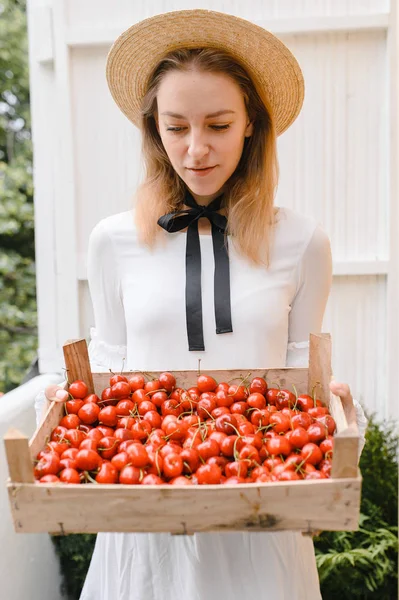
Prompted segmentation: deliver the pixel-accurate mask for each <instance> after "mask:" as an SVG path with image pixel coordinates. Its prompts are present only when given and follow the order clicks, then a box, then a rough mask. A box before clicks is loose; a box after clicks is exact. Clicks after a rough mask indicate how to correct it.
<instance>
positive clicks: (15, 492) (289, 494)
mask: <svg viewBox="0 0 399 600" xmlns="http://www.w3.org/2000/svg"><path fill="white" fill-rule="evenodd" d="M360 487H361V479H360V477H356V478H353V479H350V480H348V479H345V480H343V479H335V480H333V479H330V480H323V481H298V482H292V483H286V482H279V483H266V484H261V485H255V484H242V485H239V486H236V485H235V486H234V485H223V486H211V485H210V486H193V487H174V486H167V485H162V486H153V487H149V486H148V487H145V486H125V485H123V486H122V485H113V486H112V485H93V484H87V485H68V486H64V485H59V484H50V485H45V484H40V485H39V484H36V485H18V484H16V485H15V484H14V485H12V484H10V485H9V494H10V501H11V504H12V506H13V502H15V501H17V502H18V506H19V510H18V511H16V510H13V512H14V519H15V521H14V523H15V527H16V530H17V531H19V532H26V533H28V532H39V531H51V532H58V533H61V532H62V533H78V532H83V533H95V532H97V531H126V532H128V531H138V532H162V531H163V532H171V533H175V534H185V533H192V532H205V531H216V530H219V531H242V530H247V531H280V530H292V531H308V532H310V531H317V530H344V529H345V530H355V529H357V526H358V518H359V504H360Z"/></svg>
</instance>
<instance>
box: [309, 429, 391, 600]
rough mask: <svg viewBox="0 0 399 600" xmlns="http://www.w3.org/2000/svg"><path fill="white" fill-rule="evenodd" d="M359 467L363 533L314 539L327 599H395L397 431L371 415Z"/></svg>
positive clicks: (321, 536) (342, 533) (340, 533)
mask: <svg viewBox="0 0 399 600" xmlns="http://www.w3.org/2000/svg"><path fill="white" fill-rule="evenodd" d="M360 469H361V472H362V476H363V486H362V502H361V519H360V527H359V530H358V531H354V532H323V533H322V534H321V535H320V536H319V537H318V538H316V539H315V549H316V561H317V566H318V569H319V577H320V583H321V589H322V596H323V600H335V599H336V598H340V600H369V599H370V600H371V599H372V598H378V599H379V600H393V599H394V598H397V597H398V596H397V595H398V526H397V525H398V435H397V432H396V427H395V426H394V425H393V424H388V423H383V424H378V423H377V422H376V420H375V419H374V418H371V419H370V423H369V427H368V430H367V434H366V445H365V447H364V450H363V453H362V456H361V460H360Z"/></svg>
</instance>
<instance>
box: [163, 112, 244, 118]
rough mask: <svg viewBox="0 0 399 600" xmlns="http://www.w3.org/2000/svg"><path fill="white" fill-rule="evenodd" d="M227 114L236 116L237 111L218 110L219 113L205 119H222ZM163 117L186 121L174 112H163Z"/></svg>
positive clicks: (182, 116)
mask: <svg viewBox="0 0 399 600" xmlns="http://www.w3.org/2000/svg"><path fill="white" fill-rule="evenodd" d="M227 114H235V110H218V111H217V112H214V113H211V114H210V115H206V117H205V119H213V118H214V117H220V116H221V115H227ZM161 115H162V116H164V117H174V118H175V119H185V118H186V117H185V116H184V115H179V114H178V113H174V112H169V111H167V112H163V113H161Z"/></svg>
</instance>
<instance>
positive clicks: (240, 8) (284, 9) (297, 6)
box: [68, 0, 389, 27]
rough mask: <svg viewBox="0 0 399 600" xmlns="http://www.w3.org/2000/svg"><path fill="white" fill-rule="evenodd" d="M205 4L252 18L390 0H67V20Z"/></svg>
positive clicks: (382, 6)
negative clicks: (113, 0) (111, 1)
mask: <svg viewBox="0 0 399 600" xmlns="http://www.w3.org/2000/svg"><path fill="white" fill-rule="evenodd" d="M192 8H205V9H209V10H216V11H220V12H227V13H230V14H233V15H237V16H239V17H243V18H246V19H249V20H252V21H254V20H257V19H261V18H295V17H314V16H327V15H334V16H338V15H363V14H366V15H367V14H373V13H374V14H376V13H377V14H379V13H384V12H385V13H386V12H388V11H389V0H267V1H265V0H251V1H250V2H243V1H242V0H197V1H196V0H152V1H146V0H134V1H132V0H118V2H113V3H112V9H111V8H110V2H109V0H85V1H84V2H82V1H81V0H68V24H69V25H76V24H79V25H80V26H88V27H91V26H92V25H93V22H94V23H95V24H96V25H97V26H98V25H101V24H108V25H110V26H112V25H115V24H118V25H119V23H124V24H125V25H126V26H128V25H129V24H130V23H134V22H135V21H138V20H141V19H144V18H146V17H150V16H152V15H155V14H158V13H162V12H170V11H173V10H187V9H192Z"/></svg>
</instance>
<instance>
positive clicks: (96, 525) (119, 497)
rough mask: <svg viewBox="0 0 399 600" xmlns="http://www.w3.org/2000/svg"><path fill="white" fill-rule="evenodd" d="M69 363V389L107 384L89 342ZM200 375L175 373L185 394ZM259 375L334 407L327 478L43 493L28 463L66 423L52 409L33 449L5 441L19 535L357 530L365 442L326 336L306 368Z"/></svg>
mask: <svg viewBox="0 0 399 600" xmlns="http://www.w3.org/2000/svg"><path fill="white" fill-rule="evenodd" d="M64 354H65V359H66V366H67V369H68V377H69V380H70V381H73V380H74V379H83V380H84V381H86V383H87V384H88V385H89V388H91V390H90V391H95V392H96V393H97V394H98V393H101V391H102V389H103V388H104V387H106V386H107V385H108V381H109V374H107V373H105V374H104V373H93V374H91V373H90V368H89V363H88V356H87V346H86V342H85V341H84V340H80V341H77V342H69V343H67V344H66V345H65V347H64ZM165 368H167V364H165ZM207 373H208V374H210V375H212V376H213V377H215V379H216V380H217V381H226V380H231V379H233V378H235V377H237V378H242V377H243V376H245V375H247V374H248V371H247V370H243V371H240V370H234V371H207ZM157 374H159V373H156V372H154V373H152V375H157ZM197 375H198V374H197V372H195V371H182V372H177V373H176V372H175V376H176V379H177V383H178V385H181V386H182V387H186V386H191V385H194V384H195V383H196V378H197ZM257 375H258V376H262V377H265V379H266V380H267V381H268V382H269V383H271V382H278V383H280V385H281V386H282V387H285V388H291V389H292V387H291V386H292V384H294V385H295V387H296V389H297V391H298V393H306V392H308V391H309V392H310V391H311V389H312V388H313V386H314V385H315V384H316V383H317V382H319V383H320V387H319V388H318V394H317V395H318V397H319V398H320V399H321V400H322V401H323V402H324V403H326V404H328V405H329V408H330V412H331V414H332V415H333V417H334V419H335V421H336V423H337V433H336V435H335V441H334V457H333V463H332V477H331V479H326V480H309V481H296V482H274V483H262V484H242V485H208V486H187V487H184V486H183V487H175V486H170V485H161V486H153V487H152V486H140V485H131V486H128V485H119V484H117V485H95V484H84V485H66V484H38V483H35V481H34V477H33V469H32V461H33V460H34V458H35V457H36V456H37V453H38V452H39V451H40V450H41V449H42V448H43V446H44V445H45V440H46V439H48V436H49V435H50V433H51V431H52V429H53V428H54V427H55V426H56V425H57V424H58V423H59V421H60V419H61V416H62V414H63V405H62V404H59V403H51V405H50V406H49V408H48V410H47V413H46V415H45V417H44V419H43V421H42V424H41V425H40V427H39V428H38V430H37V431H36V433H35V434H34V436H33V437H32V439H31V440H30V441H29V440H28V438H27V437H25V436H23V435H22V434H21V433H19V432H18V431H16V430H12V431H9V432H8V433H7V435H6V436H5V445H6V453H7V459H8V465H9V473H10V480H9V482H8V493H9V499H10V505H11V510H12V515H13V520H14V526H15V530H16V531H17V532H23V533H30V532H52V533H89V532H91V533H95V532H99V531H124V532H132V531H136V532H170V533H173V534H187V533H194V532H205V531H212V530H219V531H233V530H247V531H279V530H297V531H304V532H308V533H311V532H312V531H317V530H355V529H357V527H358V519H359V509H360V492H361V476H360V473H359V471H358V443H359V435H358V431H357V427H356V425H355V424H353V423H351V424H350V426H348V422H347V419H346V415H345V412H344V410H343V407H342V404H341V401H340V399H339V398H337V397H335V396H333V395H332V394H331V393H330V390H329V382H330V380H331V340H330V336H329V335H328V334H320V335H313V334H312V335H311V336H310V358H309V368H305V369H296V368H287V369H254V370H252V371H251V377H254V376H257Z"/></svg>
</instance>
